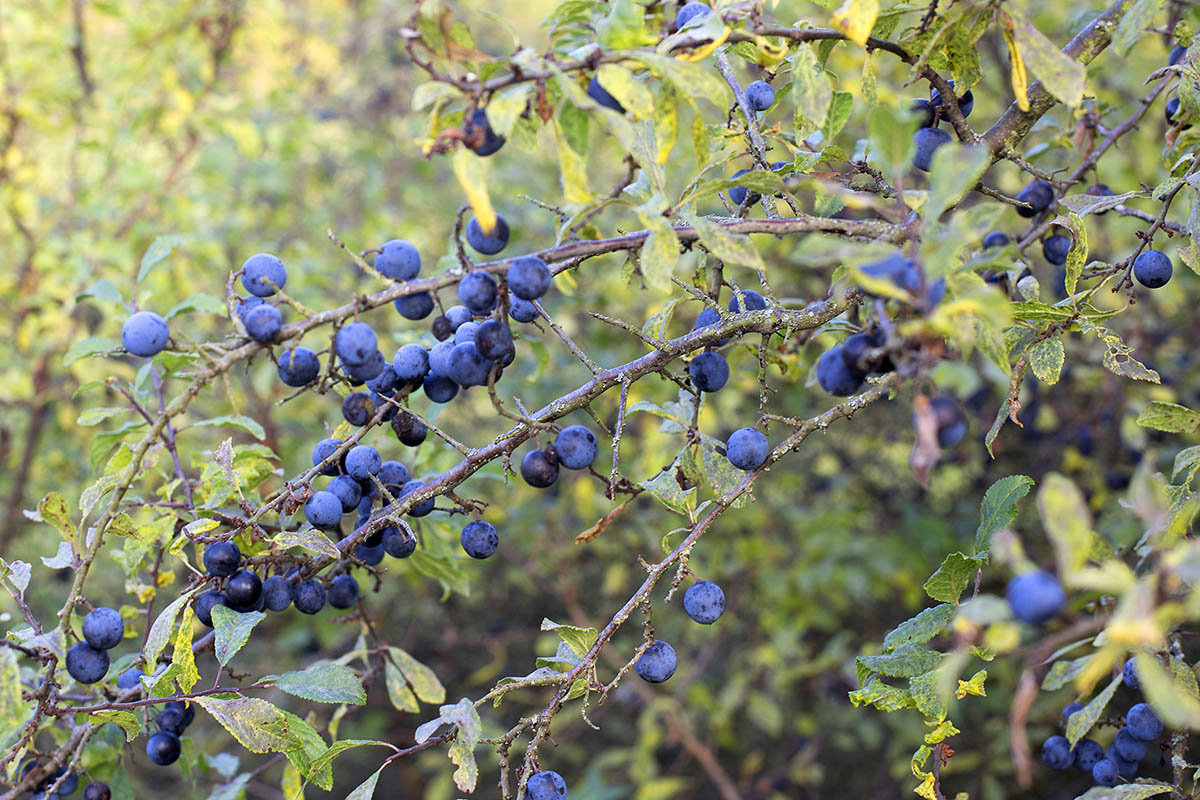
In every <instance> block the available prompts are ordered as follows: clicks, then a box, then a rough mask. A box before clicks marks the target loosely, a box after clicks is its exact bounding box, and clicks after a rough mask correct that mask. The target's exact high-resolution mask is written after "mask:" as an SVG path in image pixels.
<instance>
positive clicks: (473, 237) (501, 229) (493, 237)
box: [467, 214, 508, 256]
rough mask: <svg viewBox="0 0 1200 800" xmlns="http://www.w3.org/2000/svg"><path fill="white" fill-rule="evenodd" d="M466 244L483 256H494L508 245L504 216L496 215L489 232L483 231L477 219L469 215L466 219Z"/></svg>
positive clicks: (506, 225)
mask: <svg viewBox="0 0 1200 800" xmlns="http://www.w3.org/2000/svg"><path fill="white" fill-rule="evenodd" d="M467 244H469V245H471V248H472V249H474V250H475V251H476V252H479V253H483V254H484V255H485V256H494V255H496V253H499V252H500V251H501V250H503V249H504V248H506V247H508V223H507V222H505V221H504V217H502V216H500V215H499V214H497V215H496V225H495V226H494V227H493V228H492V230H491V231H490V232H489V233H484V230H483V226H482V225H480V224H479V220H478V219H476V218H475V217H471V219H470V220H468V221H467Z"/></svg>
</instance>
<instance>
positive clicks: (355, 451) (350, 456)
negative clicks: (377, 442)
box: [346, 444, 383, 481]
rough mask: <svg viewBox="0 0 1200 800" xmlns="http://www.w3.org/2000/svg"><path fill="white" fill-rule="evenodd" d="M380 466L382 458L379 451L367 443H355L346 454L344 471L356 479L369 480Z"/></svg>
mask: <svg viewBox="0 0 1200 800" xmlns="http://www.w3.org/2000/svg"><path fill="white" fill-rule="evenodd" d="M381 466H383V458H382V457H381V456H380V455H379V451H378V450H376V449H375V448H374V447H371V446H370V445H368V444H359V445H355V446H354V447H351V448H350V452H349V453H347V454H346V472H348V473H349V474H350V477H351V478H354V480H356V481H369V480H370V479H371V476H372V475H374V474H375V473H377V472H379V468H380V467H381Z"/></svg>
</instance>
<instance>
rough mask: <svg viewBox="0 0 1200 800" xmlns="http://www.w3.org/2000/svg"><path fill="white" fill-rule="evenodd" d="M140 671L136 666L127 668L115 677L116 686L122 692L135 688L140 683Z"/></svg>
mask: <svg viewBox="0 0 1200 800" xmlns="http://www.w3.org/2000/svg"><path fill="white" fill-rule="evenodd" d="M142 674H143V673H142V671H141V670H140V669H138V668H137V667H134V668H132V669H127V670H125V671H124V672H122V673H121V676H120V677H119V678H117V688H118V689H120V690H121V691H122V692H127V691H129V690H130V689H136V688H137V687H139V686H141V685H142Z"/></svg>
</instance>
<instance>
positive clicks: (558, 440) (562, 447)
mask: <svg viewBox="0 0 1200 800" xmlns="http://www.w3.org/2000/svg"><path fill="white" fill-rule="evenodd" d="M554 450H555V452H556V453H557V454H558V463H560V464H562V465H563V466H564V467H566V468H567V469H587V468H588V467H590V466H591V465H592V462H593V461H595V460H596V455H597V454H598V453H599V452H600V443H599V442H598V441H596V434H594V433H592V432H591V431H590V430H589V429H588V428H587V427H586V426H584V425H568V426H567V427H565V428H563V429H562V430H561V431H559V432H558V435H557V436H556V437H554Z"/></svg>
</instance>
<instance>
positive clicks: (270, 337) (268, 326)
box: [242, 303, 283, 344]
mask: <svg viewBox="0 0 1200 800" xmlns="http://www.w3.org/2000/svg"><path fill="white" fill-rule="evenodd" d="M242 322H243V323H244V324H245V326H246V333H247V334H249V336H250V338H251V339H253V340H254V341H256V342H258V343H259V344H269V343H271V342H273V341H275V339H276V337H278V336H279V331H280V330H281V329H282V328H283V316H282V315H281V314H280V313H279V309H278V308H276V307H275V306H272V305H267V304H266V303H264V304H262V305H261V306H258V307H257V308H252V309H250V312H249V313H248V314H246V317H245V319H243V320H242Z"/></svg>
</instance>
